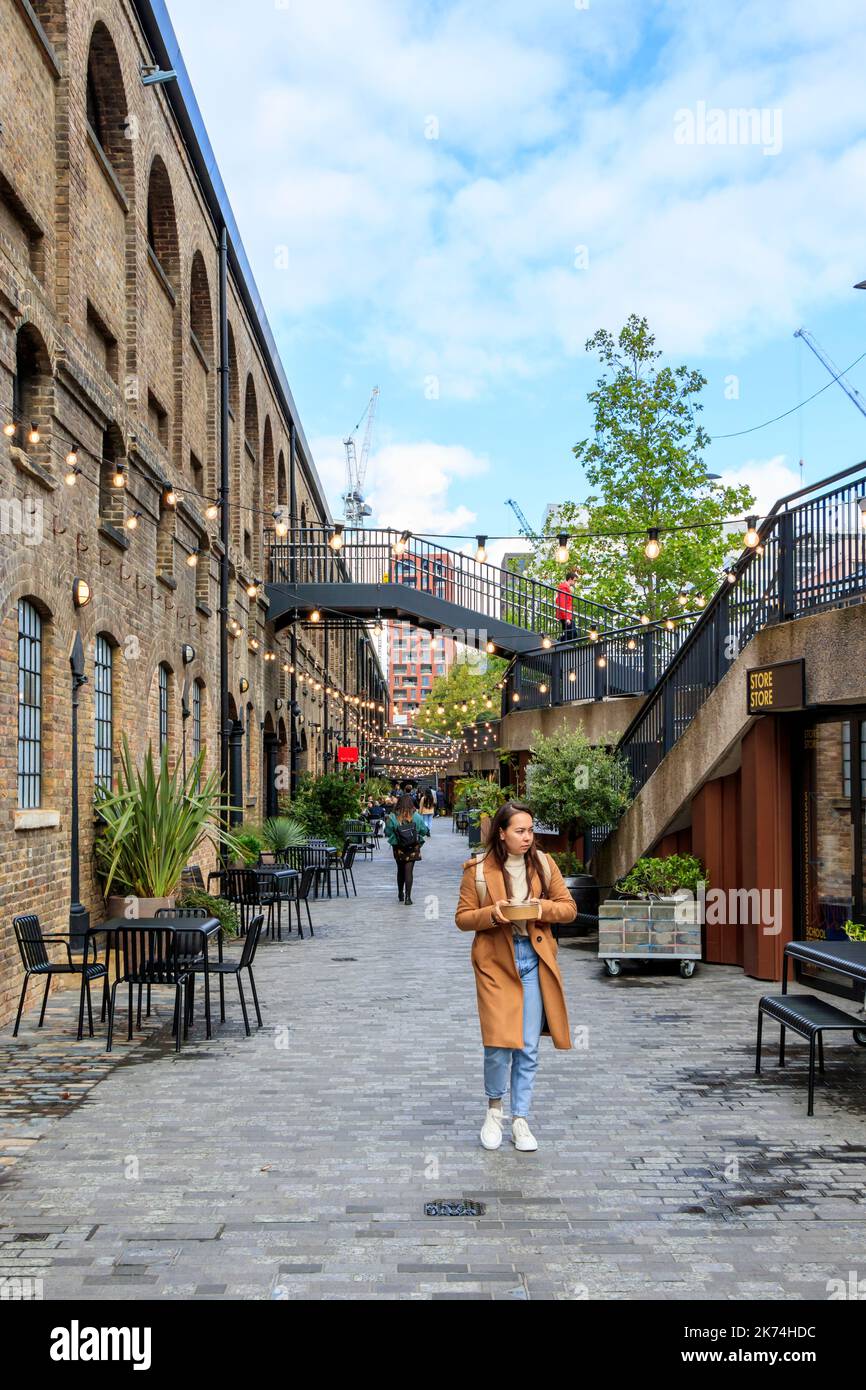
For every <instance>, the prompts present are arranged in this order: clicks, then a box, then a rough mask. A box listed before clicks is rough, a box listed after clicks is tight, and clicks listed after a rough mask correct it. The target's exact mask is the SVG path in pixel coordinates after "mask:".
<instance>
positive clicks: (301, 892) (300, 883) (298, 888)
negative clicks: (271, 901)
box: [289, 864, 317, 937]
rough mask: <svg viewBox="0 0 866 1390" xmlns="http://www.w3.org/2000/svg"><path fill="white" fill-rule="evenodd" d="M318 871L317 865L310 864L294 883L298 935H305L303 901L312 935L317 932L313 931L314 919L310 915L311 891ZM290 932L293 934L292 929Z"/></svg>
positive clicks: (293, 891)
mask: <svg viewBox="0 0 866 1390" xmlns="http://www.w3.org/2000/svg"><path fill="white" fill-rule="evenodd" d="M316 873H317V870H316V867H315V865H313V864H308V865H307V867H306V868H305V869H302V870H301V874H300V877H299V878H296V879H294V880H293V883H292V899H293V901H294V904H295V908H296V910H297V914H298V936H300V937H303V935H304V933H303V930H302V928H301V903H303V904H304V907H305V908H306V910H307V922H308V924H309V928H310V936H315V932H314V931H313V919H312V917H311V916H310V891H311V889H312V888H313V887H314V885H315V881H316ZM290 910H291V909H290ZM289 934H290V935H291V931H290V933H289Z"/></svg>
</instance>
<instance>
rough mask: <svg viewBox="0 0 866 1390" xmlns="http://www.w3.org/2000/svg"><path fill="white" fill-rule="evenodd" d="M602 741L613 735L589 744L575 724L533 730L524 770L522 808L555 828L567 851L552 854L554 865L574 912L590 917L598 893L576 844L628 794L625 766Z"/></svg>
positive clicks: (615, 814) (616, 814)
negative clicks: (548, 730)
mask: <svg viewBox="0 0 866 1390" xmlns="http://www.w3.org/2000/svg"><path fill="white" fill-rule="evenodd" d="M608 739H609V741H610V742H612V741H613V736H612V735H611V736H608V735H602V739H601V742H600V743H599V744H593V743H590V741H589V739H588V738H587V736H586V734H585V733H584V731H583V729H582V728H580V727H579V726H578V727H577V728H576V729H557V730H555V732H554V733H552V734H549V735H544V734H540V733H538V732H537V731H536V732H535V733H534V734H533V736H532V745H531V747H530V750H529V752H530V762H529V765H528V767H527V769H526V772H527V776H526V801H527V804H528V805H529V808H530V810H531V811H532V814H533V816H534V818H535V819H536V820H539V821H542V822H543V823H545V824H547V825H556V826H558V828H559V830H560V832H561V833H562V834H563V835H564V836H565V838H566V842H567V845H568V849H567V851H565V852H564V853H560V854H559V855H558V856H556V857H557V862H558V863H559V864H560V868H561V870H562V875H563V878H564V880H565V885H566V887H567V888H568V889H569V891H570V893H571V896H572V897H573V898H574V901H575V903H576V904H577V910H578V912H583V913H587V914H591V915H594V914H595V913H596V912H597V909H598V890H597V885H596V881H595V878H594V877H593V876H592V875H591V874H587V873H585V872H583V869H584V866H583V864H581V862H580V860H579V859H578V858H577V853H576V848H575V847H576V844H577V840H578V837H579V836H580V835H583V834H585V833H586V831H587V830H589V829H590V828H591V827H592V826H594V825H608V824H611V823H613V822H616V821H617V820H619V818H620V816H621V815H622V813H623V811H624V810H625V808H626V806H627V805H628V801H629V795H630V791H631V775H630V773H629V770H628V766H627V765H626V762H625V760H624V759H623V758H622V757H621V756H620V754H618V753H614V752H611V751H610V749H609V748H608V746H607V743H608Z"/></svg>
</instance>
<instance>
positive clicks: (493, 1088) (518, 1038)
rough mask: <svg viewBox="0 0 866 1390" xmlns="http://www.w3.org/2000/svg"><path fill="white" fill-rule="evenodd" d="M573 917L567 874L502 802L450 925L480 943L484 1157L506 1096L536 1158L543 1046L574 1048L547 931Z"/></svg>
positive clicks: (497, 1137) (516, 805) (510, 804)
mask: <svg viewBox="0 0 866 1390" xmlns="http://www.w3.org/2000/svg"><path fill="white" fill-rule="evenodd" d="M515 906H516V907H518V908H519V909H520V911H519V913H518V919H517V920H516V921H513V920H511V919H510V917H509V916H506V915H504V913H503V909H504V908H513V907H515ZM576 915H577V907H576V905H575V902H574V899H573V898H572V896H571V894H570V893H569V891H568V889H567V888H566V886H565V884H564V883H563V881H562V874H561V873H560V872H559V869H558V868H557V867H556V864H555V863H554V862H553V860H552V859H550V858H549V857H548V856H547V855H546V854H545V853H544V852H543V851H542V850H540V849H539V848H538V847H537V845H536V843H535V833H534V830H533V824H532V815H531V813H530V811H529V808H528V807H527V806H524V805H523V804H522V803H521V802H519V801H506V803H505V805H504V806H500V808H499V810H498V811H497V812H496V815H495V816H494V817H493V819H492V821H491V823H490V829H489V832H488V835H487V839H486V842H485V846H484V849H483V851H482V853H481V854H480V855H477V856H476V857H475V858H473V859H470V860H468V861H467V862H466V863H465V864H464V866H463V878H462V880H461V883H460V898H459V901H458V903H457V911H456V913H455V916H454V920H455V922H456V923H457V926H458V927H459V928H460V930H461V931H472V932H474V933H475V939H474V941H473V943H472V966H473V969H474V971H475V990H476V994H477V998H478V1016H479V1020H480V1023H481V1039H482V1042H483V1044H484V1090H485V1092H486V1095H487V1114H486V1116H485V1119H484V1124H483V1126H482V1129H481V1143H482V1144H483V1146H484V1148H485V1149H498V1148H499V1145H500V1144H501V1143H502V1125H503V1113H502V1099H503V1096H504V1095H505V1093H506V1091H507V1090H509V1087H510V1092H511V1140H512V1143H513V1144H514V1146H515V1148H516V1149H519V1150H522V1151H526V1152H530V1151H532V1150H535V1149H537V1148H538V1142H537V1140H536V1139H535V1136H534V1135H533V1133H532V1131H531V1130H530V1128H529V1110H530V1105H531V1102H532V1088H533V1085H534V1083H535V1073H536V1070H537V1068H538V1048H539V1042H540V1038H541V1036H542V1035H547V1036H549V1037H550V1038H552V1040H553V1045H554V1047H556V1048H558V1049H567V1048H570V1047H571V1036H570V1033H569V1026H568V1012H567V1009H566V1004H565V992H564V989H563V984H562V976H561V975H560V973H559V966H558V965H557V962H556V957H557V952H558V946H557V943H556V941H555V939H554V936H553V933H552V931H551V924H552V923H565V922H572V921H574V918H575V917H576ZM509 1070H510V1076H509Z"/></svg>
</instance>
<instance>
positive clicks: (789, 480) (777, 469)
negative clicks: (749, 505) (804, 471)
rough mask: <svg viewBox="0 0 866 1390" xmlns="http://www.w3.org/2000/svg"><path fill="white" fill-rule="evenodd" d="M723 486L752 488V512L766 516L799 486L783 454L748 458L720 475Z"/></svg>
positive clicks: (795, 471)
mask: <svg viewBox="0 0 866 1390" xmlns="http://www.w3.org/2000/svg"><path fill="white" fill-rule="evenodd" d="M721 481H722V483H723V484H724V485H725V487H742V486H743V485H744V484H745V485H746V486H748V487H750V488H751V490H752V495H753V496H754V498H755V511H756V513H757V514H758V515H759V516H766V514H767V513H768V512H769V511H770V509H771V507H772V506H773V504H774V503H775V502H778V500H779V498H780V497H787V495H788V493H790V492H796V491H797V489H798V488H799V487H800V486H801V484H800V472H799V469H797V468H792V467H791V465H790V464H789V463H786V462H785V455H784V454H776V455H775V456H774V457H773V458H769V459H749V461H748V462H747V463H742V464H740V465H739V466H738V467H737V468H728V469H725V471H724V472H723V473H722V474H721Z"/></svg>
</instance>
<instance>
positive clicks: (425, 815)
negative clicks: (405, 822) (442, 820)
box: [421, 811, 433, 835]
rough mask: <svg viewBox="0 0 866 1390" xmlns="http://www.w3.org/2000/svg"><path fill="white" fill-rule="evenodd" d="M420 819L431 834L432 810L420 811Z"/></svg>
mask: <svg viewBox="0 0 866 1390" xmlns="http://www.w3.org/2000/svg"><path fill="white" fill-rule="evenodd" d="M421 819H422V820H423V822H424V824H425V825H426V827H427V829H428V830H429V831H430V834H431V835H432V834H433V812H432V811H422V812H421Z"/></svg>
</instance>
